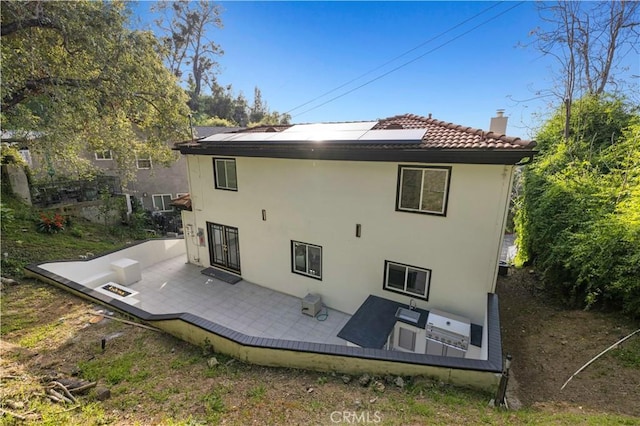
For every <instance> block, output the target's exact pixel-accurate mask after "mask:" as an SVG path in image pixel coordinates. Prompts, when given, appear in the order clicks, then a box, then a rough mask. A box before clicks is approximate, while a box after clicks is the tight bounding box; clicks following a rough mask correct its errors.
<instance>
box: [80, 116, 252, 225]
mask: <svg viewBox="0 0 640 426" xmlns="http://www.w3.org/2000/svg"><path fill="white" fill-rule="evenodd" d="M240 129H241V128H239V127H211V126H209V127H198V126H196V127H194V129H193V130H194V138H203V137H207V136H211V135H214V134H216V133H221V132H229V131H237V130H240ZM93 155H94V156H93V158H92V159H91V160H92V162H93V164H94V166H96V168H98V169H100V170H102V171H103V173H105V174H107V175H118V169H117V163H116V161H115V160H114V158H113V156H112V153H111V151H102V152H95V153H93ZM188 188H189V183H188V181H187V162H186V160H185V159H184V158H183V157H182V156H181V157H179V158H178V159H177V161H175V162H174V163H173V164H171V166H169V167H165V166H156V165H154V164H153V162H152V161H151V159H150V158H136V178H135V180H132V181H130V182H128V183H127V185H126V187H124V188H123V192H125V193H126V194H129V195H131V196H133V197H136V198H137V199H138V201H140V203H141V204H142V207H143V208H144V209H145V210H150V211H152V212H158V213H168V212H171V211H173V207H172V206H171V200H172V199H174V198H178V197H181V196H183V195H185V194H187V193H188V192H189V190H188Z"/></svg>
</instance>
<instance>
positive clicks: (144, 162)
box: [136, 157, 151, 169]
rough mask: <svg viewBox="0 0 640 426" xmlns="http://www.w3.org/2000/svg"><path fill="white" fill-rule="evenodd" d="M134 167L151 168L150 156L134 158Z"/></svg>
mask: <svg viewBox="0 0 640 426" xmlns="http://www.w3.org/2000/svg"><path fill="white" fill-rule="evenodd" d="M136 167H137V168H139V169H150V168H151V157H137V158H136Z"/></svg>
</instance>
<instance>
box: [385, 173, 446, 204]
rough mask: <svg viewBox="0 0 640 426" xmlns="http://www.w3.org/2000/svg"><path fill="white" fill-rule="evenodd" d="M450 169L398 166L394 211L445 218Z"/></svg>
mask: <svg viewBox="0 0 640 426" xmlns="http://www.w3.org/2000/svg"><path fill="white" fill-rule="evenodd" d="M450 178H451V167H414V166H399V168H398V193H397V201H396V210H401V211H408V212H415V213H427V214H435V215H440V216H445V215H446V214H447V198H448V196H449V181H450Z"/></svg>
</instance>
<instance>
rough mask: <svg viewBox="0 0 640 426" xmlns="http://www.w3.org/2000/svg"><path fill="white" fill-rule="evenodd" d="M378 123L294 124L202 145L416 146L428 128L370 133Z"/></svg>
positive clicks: (230, 135)
mask: <svg viewBox="0 0 640 426" xmlns="http://www.w3.org/2000/svg"><path fill="white" fill-rule="evenodd" d="M377 123H378V122H377V121H360V122H354V123H316V124H297V125H294V126H291V127H289V128H287V129H285V130H283V131H281V132H266V133H257V132H256V133H251V132H247V133H218V134H215V135H211V136H209V137H207V138H205V139H202V141H203V142H262V141H265V142H276V143H278V142H279V143H295V142H317V143H328V144H340V143H343V144H346V143H348V144H354V143H367V144H376V143H380V144H390V143H402V144H411V143H415V144H419V143H421V142H422V137H423V136H424V134H425V132H426V131H427V129H389V130H371V129H372V128H373V127H374V126H375V125H376V124H377Z"/></svg>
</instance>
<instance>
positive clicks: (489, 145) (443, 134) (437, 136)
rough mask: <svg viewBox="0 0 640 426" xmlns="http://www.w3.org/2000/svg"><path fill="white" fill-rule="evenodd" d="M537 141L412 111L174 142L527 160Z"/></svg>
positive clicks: (306, 153) (196, 150)
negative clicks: (419, 114) (376, 118)
mask: <svg viewBox="0 0 640 426" xmlns="http://www.w3.org/2000/svg"><path fill="white" fill-rule="evenodd" d="M535 146H536V142H535V141H529V140H524V139H520V138H517V137H510V136H506V135H501V134H497V133H494V132H487V131H484V130H481V129H474V128H471V127H465V126H460V125H457V124H453V123H448V122H445V121H440V120H436V119H433V118H431V117H430V116H429V117H421V116H418V115H413V114H403V115H396V116H393V117H388V118H384V119H380V120H372V121H358V122H340V123H308V124H296V125H273V126H259V127H253V128H249V129H243V130H238V131H231V132H226V133H221V134H217V135H212V136H210V137H208V138H204V139H199V140H196V141H189V142H184V143H178V144H175V147H174V149H176V150H179V151H180V152H181V153H182V154H195V155H221V156H248V157H270V158H297V159H325V160H350V161H398V162H400V161H402V162H422V163H424V162H431V163H467V164H526V163H523V161H527V162H530V161H532V160H533V157H534V156H535V153H536V151H535Z"/></svg>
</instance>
